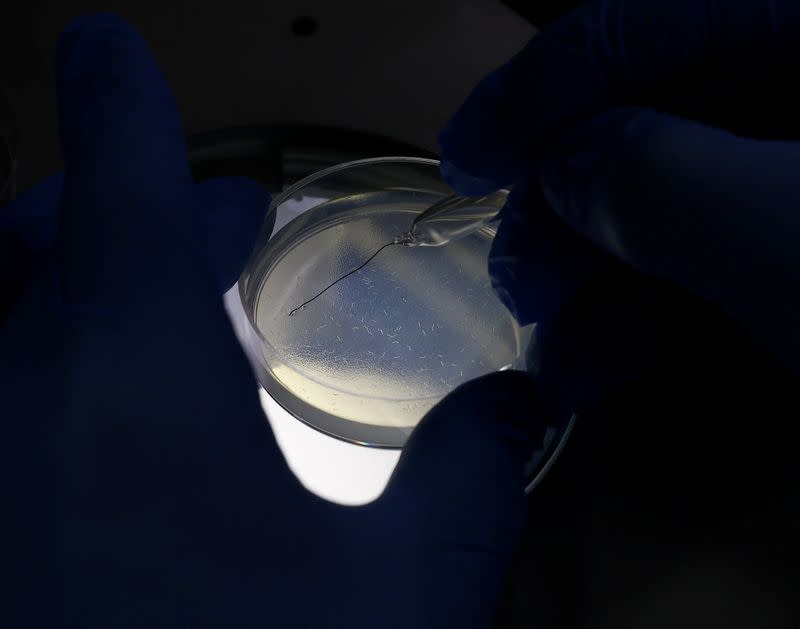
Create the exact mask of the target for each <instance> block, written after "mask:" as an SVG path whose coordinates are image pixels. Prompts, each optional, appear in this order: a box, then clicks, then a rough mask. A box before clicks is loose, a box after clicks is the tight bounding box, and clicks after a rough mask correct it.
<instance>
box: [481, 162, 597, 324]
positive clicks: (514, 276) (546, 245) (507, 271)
mask: <svg viewBox="0 0 800 629" xmlns="http://www.w3.org/2000/svg"><path fill="white" fill-rule="evenodd" d="M500 217H501V221H500V226H499V228H498V230H497V235H496V236H495V239H494V243H493V245H492V250H491V253H490V255H489V275H490V277H491V280H492V287H493V288H494V291H495V293H496V294H497V295H498V297H499V298H500V299H501V301H502V302H503V303H504V304H505V306H506V307H507V308H508V309H509V311H511V313H512V314H513V315H514V317H515V318H516V319H517V321H519V322H520V323H521V324H522V325H527V324H528V323H532V322H544V321H549V320H551V319H552V318H553V317H555V316H556V315H557V314H558V312H559V310H560V309H561V307H562V306H563V305H564V304H565V303H566V302H567V301H569V300H570V299H571V298H572V296H573V295H574V294H576V293H577V292H579V291H580V289H581V288H582V287H583V286H584V285H585V284H586V283H587V282H588V281H589V280H590V279H591V277H592V276H593V275H595V274H596V273H597V272H598V271H599V270H601V268H602V266H603V264H604V262H605V260H606V259H607V258H608V255H607V254H606V253H605V252H604V251H602V250H601V249H599V248H598V247H596V246H594V245H592V243H590V242H587V241H586V239H585V238H583V237H582V236H581V235H579V234H578V233H577V232H575V231H574V230H573V229H571V228H570V227H569V226H568V225H566V224H565V223H564V222H563V221H562V220H560V219H559V217H558V215H557V214H555V212H553V210H552V209H551V208H550V207H549V206H548V204H547V201H546V200H545V198H544V196H543V194H542V191H541V188H540V186H539V182H538V177H537V176H536V175H535V174H532V175H531V176H530V178H529V179H527V180H523V182H522V183H520V184H518V185H517V186H515V187H514V190H512V192H511V194H510V195H509V197H508V202H507V203H506V205H505V207H504V208H503V209H502V211H501V213H500Z"/></svg>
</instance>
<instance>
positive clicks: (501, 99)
mask: <svg viewBox="0 0 800 629" xmlns="http://www.w3.org/2000/svg"><path fill="white" fill-rule="evenodd" d="M798 36H800V4H799V3H797V2H792V1H791V0H775V1H767V0H742V1H737V2H714V3H703V2H696V1H693V0H679V1H677V2H676V1H675V0H656V1H648V2H628V1H625V0H596V1H592V2H588V3H587V4H586V5H583V6H582V7H581V8H579V9H577V10H575V11H574V12H572V13H570V14H568V15H567V16H565V17H564V18H562V19H560V20H558V21H557V22H554V23H553V24H552V25H550V26H548V27H546V28H545V29H543V30H542V32H540V33H539V34H537V35H536V36H535V37H534V38H533V39H532V40H531V42H530V43H529V44H528V46H527V47H526V48H525V49H524V50H523V51H521V52H520V53H519V54H518V55H517V56H516V57H515V58H513V59H512V60H511V61H510V62H509V63H507V64H506V65H504V66H503V67H501V68H500V69H498V70H497V71H495V72H493V73H492V74H490V75H489V76H487V77H486V78H485V79H484V80H483V81H482V82H481V83H480V85H479V86H478V87H477V88H476V89H475V90H474V92H473V93H472V94H471V95H470V96H469V97H468V99H467V100H466V102H465V103H464V105H463V106H462V107H461V109H460V110H459V111H458V112H457V113H456V115H455V116H454V117H453V119H452V120H451V121H450V123H449V124H448V126H447V127H446V128H445V129H444V130H443V132H442V133H441V136H440V142H441V145H442V152H443V167H442V172H443V174H444V175H445V177H446V178H447V179H448V181H449V182H450V184H451V185H452V186H453V187H454V188H455V189H456V190H458V191H460V192H462V193H465V194H481V193H485V192H486V191H488V190H492V189H496V188H498V187H500V186H503V185H508V184H513V185H514V191H513V194H512V197H511V199H510V201H509V204H508V206H507V207H506V208H505V209H504V210H503V214H502V221H501V225H500V231H499V233H498V236H497V239H496V244H495V248H494V251H493V254H492V259H491V261H490V271H491V273H492V276H493V278H494V283H495V286H496V287H497V290H498V293H499V294H500V295H501V297H502V298H503V299H504V301H505V302H506V303H507V304H508V305H509V307H510V308H511V309H512V310H513V311H514V312H515V313H516V314H517V316H518V318H520V319H521V320H523V321H525V322H528V321H533V320H536V321H540V322H543V323H544V326H545V327H546V326H547V325H551V324H552V322H553V321H556V320H557V318H558V317H557V316H556V314H557V313H558V312H559V311H560V310H561V309H562V308H563V307H564V305H565V304H566V303H568V302H569V301H570V299H572V298H573V296H574V295H575V294H577V293H578V292H579V291H580V290H581V288H582V287H583V286H585V285H586V283H587V281H589V278H590V277H591V276H592V275H594V274H595V273H597V272H598V270H602V269H605V268H607V266H608V265H609V264H613V263H612V262H610V258H611V256H613V257H614V258H616V259H618V260H622V261H623V262H624V263H626V264H628V265H630V266H631V267H633V268H634V269H636V270H637V271H639V272H641V273H644V274H646V275H650V276H654V277H658V278H662V279H664V280H667V281H668V282H672V283H675V284H677V285H679V286H681V287H683V288H685V289H688V290H690V291H692V292H693V293H695V294H696V295H697V296H699V297H701V298H703V299H706V300H708V301H710V302H713V303H714V304H716V305H717V306H719V307H721V308H722V309H724V310H726V311H727V312H728V313H729V314H731V315H733V317H735V318H736V319H737V320H738V322H739V323H740V324H741V325H742V326H743V327H744V328H745V329H746V330H747V331H748V332H749V333H750V334H751V335H752V336H753V337H754V338H755V339H757V340H758V341H760V342H761V343H762V344H763V345H764V346H765V347H766V348H767V349H768V350H770V351H771V352H773V353H774V354H775V355H776V356H777V357H779V358H780V359H782V360H783V361H784V362H785V363H786V364H787V365H789V366H790V367H792V368H793V369H794V370H798V369H800V325H798V324H797V322H798V320H800V312H798V300H797V294H798V289H799V288H800V256H799V254H798V252H800V248H798V246H797V243H798V241H799V240H800V212H799V211H798V210H797V208H798V207H800V187H799V186H798V185H797V175H796V173H797V164H798V163H800V144H798V143H797V142H796V141H788V140H800V116H798V115H797V112H798V111H800V108H798V105H800V101H799V100H798V96H797V90H795V89H794V87H793V86H794V77H795V76H796V74H797V70H798V68H800V45H798V44H797V42H798ZM553 211H554V212H553ZM557 217H558V218H557ZM559 219H560V220H559ZM609 254H610V255H609ZM611 307H612V308H613V304H611ZM620 314H621V316H624V313H620ZM626 323H627V322H626ZM620 327H621V328H624V327H625V325H621V326H620ZM651 332H652V335H658V334H659V331H658V330H655V329H654V330H652V331H651ZM540 333H542V334H544V333H545V331H544V330H540ZM612 334H613V332H612ZM568 336H569V335H568V334H562V337H568ZM555 347H557V345H555ZM562 349H563V348H562ZM576 351H577V350H576ZM559 380H563V379H561V378H559Z"/></svg>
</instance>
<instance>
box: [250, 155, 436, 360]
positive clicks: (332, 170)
mask: <svg viewBox="0 0 800 629" xmlns="http://www.w3.org/2000/svg"><path fill="white" fill-rule="evenodd" d="M389 163H391V164H420V165H426V166H434V167H436V168H438V167H439V160H437V159H429V158H427V157H401V156H396V157H371V158H367V159H358V160H355V161H352V162H345V163H344V164H337V165H336V166H330V167H328V168H324V169H323V170H320V171H318V172H315V173H312V174H310V175H308V177H304V178H303V179H301V180H300V181H298V182H296V183H294V184H292V185H291V186H289V187H288V188H287V189H286V190H284V191H283V192H281V193H280V194H279V195H278V196H276V197H273V199H272V202H271V203H270V204H269V207H268V208H267V215H269V214H270V213H272V212H277V210H278V207H279V206H281V205H282V204H283V203H285V202H286V201H288V200H289V199H291V198H292V197H293V196H294V195H295V194H297V192H298V191H300V190H302V189H303V188H306V187H308V185H309V184H311V183H313V182H315V181H317V180H319V179H322V178H323V177H327V176H328V175H333V174H336V173H338V172H342V171H343V170H350V169H353V168H359V167H362V166H372V165H376V164H389ZM271 237H272V234H270V235H269V236H267V240H268V239H269V238H271ZM258 240H259V241H260V240H261V239H258ZM248 265H249V262H248V264H246V265H245V267H247V266H248ZM244 292H245V288H244V287H243V286H242V284H241V283H239V299H240V300H241V301H242V303H245V295H244ZM244 311H245V316H246V317H247V321H248V323H249V324H250V328H251V330H252V331H253V332H254V333H255V334H256V335H257V337H258V340H259V341H261V342H262V343H264V344H265V345H266V346H267V347H269V349H270V351H272V352H274V353H275V354H279V352H278V351H277V350H276V348H275V346H274V345H273V344H272V343H270V342H269V341H268V340H267V338H266V337H265V336H264V335H263V334H262V333H261V330H260V329H259V328H258V325H257V323H256V321H255V320H254V318H253V317H254V315H255V312H253V313H250V311H249V309H248V308H245V309H244Z"/></svg>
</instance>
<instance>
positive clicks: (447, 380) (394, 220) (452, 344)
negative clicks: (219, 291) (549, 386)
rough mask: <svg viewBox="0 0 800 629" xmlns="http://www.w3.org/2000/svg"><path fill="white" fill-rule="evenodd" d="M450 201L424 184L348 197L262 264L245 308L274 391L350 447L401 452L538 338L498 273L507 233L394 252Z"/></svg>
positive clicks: (276, 238) (308, 217)
mask: <svg viewBox="0 0 800 629" xmlns="http://www.w3.org/2000/svg"><path fill="white" fill-rule="evenodd" d="M437 198H438V197H437V196H436V195H433V194H425V193H423V192H420V191H415V190H411V189H392V190H377V191H369V192H362V193H357V194H350V195H340V196H337V197H336V198H332V199H330V200H328V201H325V202H322V203H320V204H318V205H316V206H315V207H312V208H311V209H309V210H308V211H306V212H304V213H303V214H301V215H300V216H298V217H297V218H295V219H294V220H292V221H290V222H289V223H288V224H286V225H285V226H283V227H282V228H281V229H280V230H279V231H278V232H277V233H275V234H274V235H272V237H271V238H270V239H269V241H268V243H267V244H266V246H263V247H261V248H259V249H258V250H257V251H256V252H255V254H254V256H253V258H251V261H250V263H249V265H248V266H249V268H250V269H251V270H250V272H249V274H248V279H247V282H246V284H247V288H246V289H245V290H244V293H246V295H245V294H244V293H243V303H244V305H245V310H247V311H249V318H250V321H251V324H252V325H253V327H254V328H255V329H256V330H257V334H258V337H259V345H260V346H259V348H258V357H257V360H256V362H257V363H259V364H260V367H258V368H257V369H256V371H257V373H258V374H259V379H260V380H261V382H262V384H263V385H264V387H265V388H266V390H267V391H268V392H269V393H270V395H271V396H272V397H273V398H274V399H275V400H276V401H278V403H279V404H281V405H282V406H284V408H286V409H287V410H288V411H289V412H290V413H292V414H293V415H295V416H296V417H298V418H299V419H301V420H303V421H305V422H306V423H309V424H310V425H312V426H314V427H316V428H318V429H320V430H322V431H324V432H327V433H329V434H332V435H334V436H337V437H340V438H344V439H348V440H350V441H354V442H358V443H364V444H369V445H374V446H385V447H400V446H402V445H403V443H404V441H405V439H406V438H407V436H408V434H410V432H411V430H412V429H413V427H414V426H415V425H416V424H417V423H418V422H419V420H420V419H421V418H422V417H423V416H424V414H425V413H426V412H427V411H428V410H430V409H431V408H432V407H433V406H434V405H435V404H436V403H437V402H439V401H440V400H441V399H442V398H443V397H444V396H445V395H447V394H448V393H449V392H450V391H452V390H453V389H455V388H456V387H457V386H459V385H460V384H463V383H464V382H467V381H469V380H472V379H474V378H477V377H479V376H482V375H484V374H486V373H489V372H493V371H498V370H503V369H509V368H519V367H521V366H522V365H523V363H524V357H523V354H524V348H525V346H526V344H527V340H528V338H529V333H528V331H527V330H525V329H523V328H520V326H519V325H518V323H517V322H516V321H515V319H514V318H513V316H512V315H511V314H510V313H509V312H508V310H507V309H506V308H505V306H503V304H502V303H501V302H500V301H499V299H498V298H497V297H496V296H495V294H494V292H493V290H492V286H491V281H490V278H489V274H488V256H489V251H490V249H491V245H492V240H493V238H494V234H495V231H494V228H493V226H492V225H487V226H485V227H484V228H482V229H481V230H479V231H477V232H475V233H473V234H471V235H469V236H467V237H465V238H463V239H460V240H457V241H454V242H451V243H449V244H447V245H444V246H441V247H405V246H402V245H398V246H389V247H386V248H385V249H384V250H383V251H381V252H380V254H379V255H377V256H375V258H374V259H372V260H371V261H370V262H369V264H367V265H366V266H364V267H363V268H361V269H360V270H358V271H357V272H355V273H352V274H351V275H349V276H348V277H346V278H345V279H343V280H342V281H340V282H338V283H336V284H335V285H334V286H332V287H331V288H330V289H329V290H327V291H325V292H324V293H323V294H322V295H320V296H319V297H318V298H316V299H314V301H312V302H311V303H308V304H307V305H305V306H303V307H302V308H301V309H299V310H297V311H296V312H294V314H293V315H292V316H289V315H290V313H292V312H293V310H296V309H297V307H298V306H299V305H300V304H302V303H303V302H305V301H307V300H309V299H311V298H312V297H314V296H315V295H317V294H318V293H319V292H320V291H321V290H322V289H324V288H325V287H326V286H328V285H329V284H330V283H332V282H334V281H335V280H337V278H340V277H341V276H342V275H345V274H347V273H349V272H351V271H352V270H353V269H355V268H357V267H359V266H360V265H361V264H363V263H364V261H365V260H367V259H369V258H370V256H372V255H373V254H375V252H376V251H377V250H378V249H379V248H380V247H381V246H383V245H385V244H387V243H389V242H392V240H393V239H395V238H396V237H398V236H400V235H402V234H403V233H405V232H406V231H407V230H408V229H409V226H410V225H411V223H412V221H413V219H414V217H415V216H416V215H417V214H419V213H420V212H422V211H423V210H425V209H426V208H427V207H429V206H430V205H431V204H432V203H433V202H434V201H436V200H437Z"/></svg>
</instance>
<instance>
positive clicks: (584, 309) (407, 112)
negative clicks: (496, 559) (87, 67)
mask: <svg viewBox="0 0 800 629" xmlns="http://www.w3.org/2000/svg"><path fill="white" fill-rule="evenodd" d="M574 4H575V3H574V2H530V1H529V2H526V1H524V0H520V1H509V2H506V3H500V2H494V1H492V0H472V1H466V0H464V1H460V2H459V1H457V0H452V1H450V0H444V1H441V2H437V1H434V0H427V1H425V2H421V1H420V2H416V1H411V2H405V3H402V5H403V6H402V7H398V6H396V3H375V2H372V3H368V2H359V1H355V0H349V1H346V2H321V1H309V2H295V1H288V2H262V3H246V2H242V1H239V0H229V1H228V2H225V3H206V4H200V3H189V2H169V3H165V2H158V3H156V2H152V3H148V2H132V1H128V2H122V1H117V2H107V3H99V2H78V1H72V0H67V1H64V2H29V3H27V4H25V5H24V6H23V5H22V4H20V3H18V5H17V6H15V7H14V8H12V9H4V16H3V20H2V21H0V51H1V52H2V56H1V57H0V58H1V59H2V61H1V63H2V66H0V70H1V71H2V73H1V74H0V135H2V136H3V137H4V139H5V140H7V141H8V142H9V143H10V145H11V147H12V148H13V153H12V156H13V161H14V163H15V164H16V178H15V182H14V184H15V187H16V191H18V190H20V189H24V188H26V187H27V186H29V185H31V184H32V183H33V182H35V181H37V180H39V179H41V178H42V177H43V176H46V175H48V174H51V173H53V172H55V171H56V170H57V169H58V168H59V155H58V145H57V141H56V139H57V121H56V116H55V97H54V93H53V86H52V83H53V82H52V50H53V48H54V45H55V40H56V36H57V33H58V32H59V31H60V29H61V28H62V27H63V25H65V24H66V23H67V22H68V21H69V20H70V19H71V18H73V17H75V16H77V15H79V14H81V13H86V12H91V11H95V10H98V9H108V8H111V9H113V10H115V11H117V12H119V13H121V14H122V15H124V16H125V17H127V18H128V19H130V20H131V21H132V22H133V23H134V24H135V25H136V26H137V27H138V28H139V29H140V30H141V31H142V32H143V33H144V35H145V36H146V37H147V38H148V40H149V41H150V42H151V45H152V47H153V51H154V53H155V55H156V57H157V58H158V59H159V61H160V62H161V64H162V66H163V68H164V71H165V73H166V75H167V77H168V78H169V80H170V81H171V83H172V85H173V86H174V90H175V93H176V98H177V100H178V104H179V107H180V109H181V112H182V114H183V119H184V123H185V126H186V131H187V135H188V136H190V137H191V141H190V148H191V149H192V151H193V157H194V161H195V172H196V174H197V175H198V177H206V176H211V175H214V174H221V173H240V174H247V175H250V176H257V177H259V178H261V179H262V180H263V181H265V182H266V183H267V184H268V185H270V187H278V186H280V185H281V184H282V183H283V182H284V181H286V180H288V179H292V178H296V177H298V176H301V175H302V174H303V172H304V171H309V170H314V169H316V168H318V167H319V166H320V165H324V164H326V163H330V162H335V161H342V160H345V159H352V158H353V157H360V156H366V155H378V154H387V153H397V152H406V153H409V152H418V153H428V152H430V151H435V149H436V145H435V134H436V131H437V129H438V128H439V126H440V125H441V124H442V123H443V122H444V121H445V120H446V119H447V116H448V115H449V113H450V112H451V111H452V110H453V109H454V108H455V107H456V106H457V105H458V103H459V102H460V100H461V99H462V98H463V97H464V96H465V95H466V93H467V92H468V90H469V88H470V86H471V85H472V84H473V83H474V82H475V81H476V80H478V78H480V76H482V75H483V74H484V73H485V72H487V71H489V70H490V69H492V68H493V67H495V66H496V65H498V64H499V63H501V62H502V61H503V60H504V59H505V58H507V57H508V56H510V55H511V54H513V52H515V51H516V50H517V49H518V48H519V47H520V46H522V45H523V44H524V42H525V41H526V40H527V39H528V38H529V37H530V36H531V35H533V34H534V32H535V27H534V25H543V24H545V23H546V22H548V21H550V20H552V19H553V18H554V17H555V16H556V15H558V14H560V13H561V12H563V11H565V10H567V9H568V8H569V7H570V6H572V5H574ZM253 125H256V126H257V127H256V128H254V127H253ZM309 125H315V127H313V128H310V127H309ZM245 126H249V127H248V128H247V129H241V127H245ZM320 126H323V127H326V129H324V130H322V129H320V128H319V127H320ZM232 127H234V128H237V130H234V131H231V130H230V129H231V128H232ZM353 130H356V131H358V132H359V133H353V132H352V131H353ZM9 167H10V166H9V160H8V159H7V158H6V157H5V154H3V157H0V173H2V174H4V175H5V174H6V173H7V172H8V170H9ZM14 191H15V190H14V189H13V188H8V189H6V190H5V192H4V194H6V195H7V196H10V195H11V194H13V192H14ZM632 286H633V289H632V290H633V291H634V293H635V292H636V291H638V290H641V291H642V292H643V293H647V292H648V291H651V290H653V287H652V286H650V284H649V283H648V282H647V281H645V280H641V279H640V278H636V279H634V280H633V284H632ZM604 288H605V287H604V286H603V285H602V283H601V284H600V285H598V286H595V287H594V289H593V293H592V294H590V295H588V296H583V297H581V298H580V299H579V300H578V301H577V302H576V303H575V304H572V305H571V306H570V308H571V309H572V311H573V312H574V313H578V314H577V315H575V320H576V321H577V322H578V323H577V324H576V325H580V322H581V321H585V322H587V323H586V325H588V326H591V325H592V324H591V321H593V320H595V319H596V318H597V317H596V315H598V313H602V312H605V311H607V310H608V309H609V308H608V307H609V300H611V299H613V294H614V292H613V290H605V289H604ZM658 288H659V298H658V300H657V302H656V303H657V304H658V306H659V307H658V308H650V309H649V310H648V311H647V316H646V320H645V321H641V322H640V324H641V326H642V327H644V328H646V329H647V331H648V333H649V335H650V336H651V337H652V338H653V339H654V343H653V348H654V349H653V352H652V357H651V360H650V361H649V364H648V366H647V368H646V369H645V371H644V373H643V374H642V375H641V376H640V377H639V378H637V380H636V381H635V382H633V383H631V384H629V385H628V386H626V387H625V389H624V390H622V391H620V392H618V393H616V394H615V395H614V396H613V397H612V398H611V399H609V400H607V401H605V402H604V403H603V404H602V405H600V406H599V407H598V408H596V409H594V410H593V411H592V412H587V413H585V414H583V416H582V417H581V418H580V421H579V422H578V424H577V425H576V428H575V430H574V432H573V434H572V437H571V439H570V441H569V443H568V444H567V447H566V449H565V450H564V452H563V454H562V455H561V458H560V459H559V461H558V463H557V465H556V466H555V467H554V468H553V470H552V471H551V472H550V474H549V475H548V476H547V477H546V479H545V480H544V482H543V483H542V484H541V485H540V486H539V487H538V488H537V490H536V491H535V493H534V494H533V495H532V496H531V498H530V519H529V523H528V533H527V535H526V539H525V542H524V544H523V546H522V548H521V549H520V552H519V556H518V558H517V561H516V563H515V566H514V569H513V571H512V573H511V575H510V577H509V583H508V587H507V590H506V593H505V596H504V600H503V603H502V606H501V609H500V612H499V617H498V621H497V625H498V626H499V627H536V626H548V627H549V626H554V627H597V628H599V627H675V626H681V627H703V628H710V627H726V628H735V627H759V628H765V629H769V628H772V627H797V626H800V620H798V619H800V614H798V602H797V599H798V595H797V590H798V584H799V583H800V578H798V569H797V566H798V559H800V546H799V544H798V541H797V532H798V530H800V526H799V525H800V499H798V464H797V460H796V452H797V442H796V440H795V437H794V434H795V433H796V430H794V428H795V424H796V423H797V421H798V419H800V412H798V411H799V410H800V409H798V401H797V400H798V392H799V390H798V386H797V380H796V379H795V378H793V377H792V376H790V375H789V374H788V373H787V372H786V371H785V370H784V369H782V368H781V367H780V365H777V364H776V363H775V362H774V361H773V360H771V359H770V358H769V357H768V356H767V355H765V354H764V353H763V352H762V351H761V350H760V349H759V348H758V347H757V346H756V345H754V344H753V343H752V342H751V341H750V340H749V339H748V337H747V336H746V335H745V334H743V333H742V332H741V331H740V330H739V329H738V328H737V326H736V325H735V324H734V323H732V322H731V321H729V320H728V319H727V318H726V317H724V316H723V315H721V314H720V313H718V312H716V311H714V310H712V309H710V308H708V307H707V306H705V305H703V304H700V303H698V302H697V301H696V300H693V299H691V298H689V297H688V296H686V295H683V294H681V293H680V292H679V291H677V290H674V289H670V288H668V287H658ZM662 289H663V290H662Z"/></svg>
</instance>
